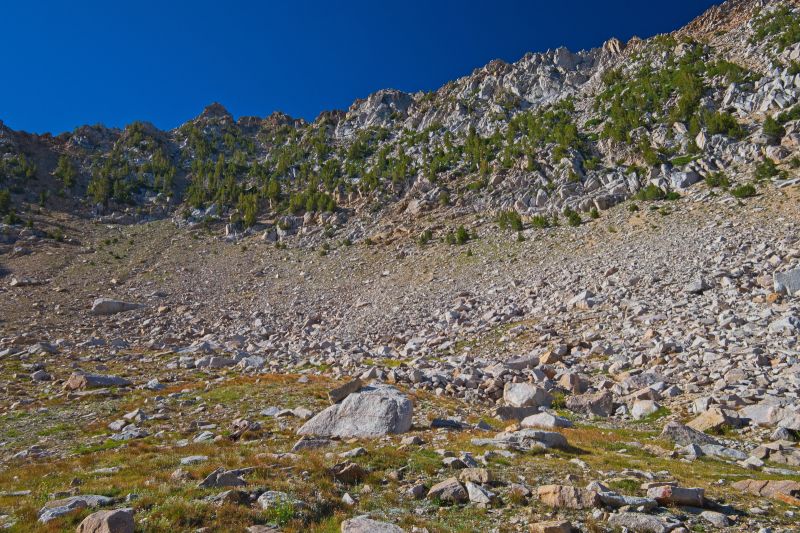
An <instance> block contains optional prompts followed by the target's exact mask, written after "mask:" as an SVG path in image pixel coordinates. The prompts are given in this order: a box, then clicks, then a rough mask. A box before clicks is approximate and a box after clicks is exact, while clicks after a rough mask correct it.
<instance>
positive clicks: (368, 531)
mask: <svg viewBox="0 0 800 533" xmlns="http://www.w3.org/2000/svg"><path fill="white" fill-rule="evenodd" d="M403 531H404V530H403V529H402V528H400V527H398V526H396V525H394V524H390V523H388V522H379V521H378V520H372V519H370V518H368V517H367V515H363V516H357V517H355V518H350V519H348V520H345V521H344V522H342V533H403Z"/></svg>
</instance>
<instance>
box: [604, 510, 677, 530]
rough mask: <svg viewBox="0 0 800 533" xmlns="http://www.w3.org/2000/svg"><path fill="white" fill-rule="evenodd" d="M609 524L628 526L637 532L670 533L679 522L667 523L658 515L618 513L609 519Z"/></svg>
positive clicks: (618, 526)
mask: <svg viewBox="0 0 800 533" xmlns="http://www.w3.org/2000/svg"><path fill="white" fill-rule="evenodd" d="M608 525H609V526H611V527H614V528H626V529H627V530H628V531H632V532H636V533H669V532H670V531H672V530H673V529H675V528H676V527H678V524H673V523H666V522H664V521H662V520H661V519H660V518H658V517H656V516H651V515H648V514H644V513H616V514H612V515H611V516H610V517H609V519H608Z"/></svg>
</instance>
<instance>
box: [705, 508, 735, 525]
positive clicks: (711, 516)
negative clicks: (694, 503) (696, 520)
mask: <svg viewBox="0 0 800 533" xmlns="http://www.w3.org/2000/svg"><path fill="white" fill-rule="evenodd" d="M700 518H703V519H704V520H706V521H707V522H708V523H709V524H711V525H712V526H714V527H720V528H721V527H729V526H730V525H731V524H732V522H731V519H730V518H728V517H727V516H725V515H724V514H722V513H718V512H716V511H703V512H702V513H700Z"/></svg>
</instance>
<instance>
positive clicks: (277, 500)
mask: <svg viewBox="0 0 800 533" xmlns="http://www.w3.org/2000/svg"><path fill="white" fill-rule="evenodd" d="M256 503H257V504H258V506H259V507H261V509H262V510H264V511H269V510H270V509H273V508H275V507H276V506H278V505H291V506H292V507H294V508H295V510H301V509H304V508H305V507H306V504H305V503H303V502H302V501H300V500H298V499H297V498H295V497H293V496H291V495H289V494H286V493H285V492H280V491H277V490H268V491H267V492H265V493H263V494H262V495H261V496H259V497H258V500H257V501H256Z"/></svg>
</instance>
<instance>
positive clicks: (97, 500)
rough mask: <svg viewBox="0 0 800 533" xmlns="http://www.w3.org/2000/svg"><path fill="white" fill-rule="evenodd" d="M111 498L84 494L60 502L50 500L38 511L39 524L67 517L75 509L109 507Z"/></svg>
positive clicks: (112, 500)
mask: <svg viewBox="0 0 800 533" xmlns="http://www.w3.org/2000/svg"><path fill="white" fill-rule="evenodd" d="M113 502H114V499H113V498H109V497H108V496H100V495H97V494H84V495H81V496H70V497H69V498H63V499H61V500H52V501H49V502H47V503H46V504H44V506H43V507H42V508H41V509H40V510H39V522H41V523H43V524H44V523H47V522H49V521H50V520H54V519H56V518H58V517H60V516H64V515H67V514H69V513H71V512H73V511H75V510H76V509H86V508H93V507H102V506H105V505H111V504H112V503H113Z"/></svg>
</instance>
